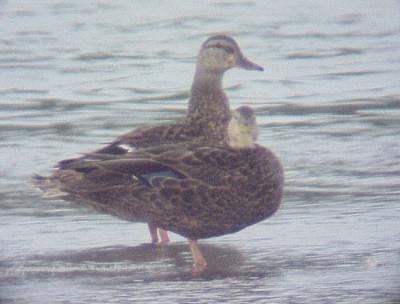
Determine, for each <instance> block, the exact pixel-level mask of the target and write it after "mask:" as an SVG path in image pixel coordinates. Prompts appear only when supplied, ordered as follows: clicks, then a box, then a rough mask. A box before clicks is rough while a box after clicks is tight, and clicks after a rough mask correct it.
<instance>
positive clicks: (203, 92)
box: [57, 34, 264, 244]
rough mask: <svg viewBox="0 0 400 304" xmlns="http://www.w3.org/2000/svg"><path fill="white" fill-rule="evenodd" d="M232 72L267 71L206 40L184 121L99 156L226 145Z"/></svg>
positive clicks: (229, 44)
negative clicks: (195, 143) (193, 143)
mask: <svg viewBox="0 0 400 304" xmlns="http://www.w3.org/2000/svg"><path fill="white" fill-rule="evenodd" d="M232 68H241V69H244V70H254V71H263V70H264V69H263V67H262V66H260V65H258V64H256V63H254V62H252V61H251V60H249V59H248V58H247V57H246V56H245V55H244V54H243V52H242V51H241V49H240V47H239V45H238V43H237V42H236V41H235V40H234V39H233V38H232V37H231V36H229V35H226V34H218V35H213V36H211V37H209V38H208V39H206V40H205V41H204V43H203V44H202V45H201V47H200V51H199V53H198V56H197V62H196V69H195V73H194V79H193V83H192V86H191V94H190V99H189V104H188V110H187V114H186V117H185V119H184V121H183V122H182V123H181V122H176V123H172V124H160V125H148V126H143V127H139V128H136V129H134V130H133V131H130V132H128V133H126V134H123V135H122V136H119V137H117V138H116V139H115V140H113V141H111V142H110V143H109V144H107V145H106V146H104V147H101V148H100V149H98V150H96V151H95V153H96V154H104V155H126V154H128V153H129V152H131V151H133V150H137V149H141V148H146V147H152V146H159V145H160V144H167V143H178V142H184V141H190V140H200V139H204V140H206V141H207V142H208V143H211V142H214V143H221V142H224V141H225V137H226V130H227V124H228V122H229V121H230V115H231V111H230V106H229V100H228V97H227V96H226V94H225V92H224V89H223V85H222V80H223V76H224V74H225V72H226V71H228V70H230V69H232ZM92 155H93V152H90V153H85V154H84V155H83V156H81V157H78V158H73V159H66V160H62V161H60V162H59V163H58V165H57V166H58V168H59V169H63V167H64V166H66V165H68V164H70V163H80V162H82V161H83V162H84V161H85V160H86V159H87V158H88V157H89V158H90V157H92ZM148 226H149V232H150V236H151V241H152V243H158V242H159V238H158V235H157V231H158V229H157V227H156V225H154V223H149V225H148ZM159 235H160V239H161V241H160V242H159V243H161V244H166V243H168V242H169V237H168V233H167V232H166V231H164V230H162V229H160V230H159Z"/></svg>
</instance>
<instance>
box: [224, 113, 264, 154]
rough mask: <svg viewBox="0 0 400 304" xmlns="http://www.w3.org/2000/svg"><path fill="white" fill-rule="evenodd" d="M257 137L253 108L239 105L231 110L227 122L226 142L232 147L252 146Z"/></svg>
mask: <svg viewBox="0 0 400 304" xmlns="http://www.w3.org/2000/svg"><path fill="white" fill-rule="evenodd" d="M257 137H258V127H257V121H256V115H255V113H254V110H253V109H252V108H250V107H249V106H241V107H239V108H237V109H236V110H233V111H232V116H231V120H230V121H229V124H228V144H229V145H230V146H231V147H232V148H238V149H245V148H252V147H253V146H254V142H255V141H256V140H257Z"/></svg>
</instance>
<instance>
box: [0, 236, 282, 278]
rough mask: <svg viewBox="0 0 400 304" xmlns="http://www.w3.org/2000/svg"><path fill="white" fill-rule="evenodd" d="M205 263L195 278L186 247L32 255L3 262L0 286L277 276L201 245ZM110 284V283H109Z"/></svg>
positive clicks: (223, 249)
mask: <svg viewBox="0 0 400 304" xmlns="http://www.w3.org/2000/svg"><path fill="white" fill-rule="evenodd" d="M200 247H201V250H202V251H203V254H204V256H205V257H206V259H207V261H208V265H207V268H206V270H205V271H204V272H203V273H202V274H200V275H196V276H194V275H193V274H192V272H191V271H190V269H191V262H192V259H191V255H190V252H189V250H188V246H187V244H170V245H167V246H159V245H154V244H143V245H139V246H135V247H101V248H92V249H89V250H81V251H68V252H63V253H60V254H50V255H35V256H29V257H25V258H24V259H22V260H10V261H3V262H2V263H1V265H0V269H2V272H1V273H2V275H0V282H3V283H5V282H8V283H9V282H10V280H32V279H33V280H46V279H50V278H51V279H55V278H58V279H67V280H70V279H75V278H82V277H97V278H101V279H102V283H104V284H106V282H108V280H111V281H112V284H115V280H117V281H118V282H129V281H132V282H137V281H146V282H151V281H171V280H175V281H181V280H193V279H196V280H199V279H200V280H213V279H223V278H239V277H248V278H257V277H258V278H262V277H265V276H271V275H272V276H273V275H276V271H277V269H274V266H271V267H268V266H267V265H265V264H264V263H262V264H261V263H260V264H257V263H253V264H252V263H251V261H248V260H247V261H246V262H245V258H244V257H243V255H242V254H241V253H240V251H238V250H236V249H234V248H233V247H231V246H217V245H212V244H201V246H200ZM108 283H110V282H108Z"/></svg>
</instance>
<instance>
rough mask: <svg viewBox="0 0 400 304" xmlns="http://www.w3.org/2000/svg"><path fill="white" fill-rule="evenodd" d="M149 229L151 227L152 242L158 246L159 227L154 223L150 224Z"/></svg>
mask: <svg viewBox="0 0 400 304" xmlns="http://www.w3.org/2000/svg"><path fill="white" fill-rule="evenodd" d="M148 227H149V232H150V237H151V242H152V243H153V244H157V243H158V235H157V225H156V224H153V223H148Z"/></svg>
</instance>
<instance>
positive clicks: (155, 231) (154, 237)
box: [148, 223, 169, 245]
mask: <svg viewBox="0 0 400 304" xmlns="http://www.w3.org/2000/svg"><path fill="white" fill-rule="evenodd" d="M148 226H149V232H150V237H151V242H152V243H153V244H157V243H158V235H160V244H161V245H167V244H168V243H169V237H168V231H167V230H164V229H161V228H158V227H157V225H156V224H154V223H149V224H148Z"/></svg>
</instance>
